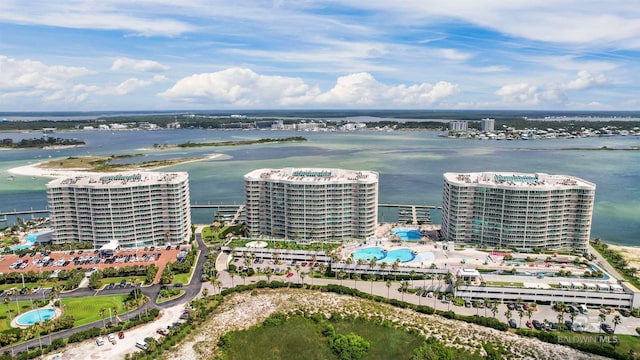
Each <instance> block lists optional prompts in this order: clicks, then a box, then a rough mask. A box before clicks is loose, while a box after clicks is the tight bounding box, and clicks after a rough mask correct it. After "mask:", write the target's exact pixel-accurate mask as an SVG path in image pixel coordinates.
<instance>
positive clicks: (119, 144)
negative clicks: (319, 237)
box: [0, 129, 640, 245]
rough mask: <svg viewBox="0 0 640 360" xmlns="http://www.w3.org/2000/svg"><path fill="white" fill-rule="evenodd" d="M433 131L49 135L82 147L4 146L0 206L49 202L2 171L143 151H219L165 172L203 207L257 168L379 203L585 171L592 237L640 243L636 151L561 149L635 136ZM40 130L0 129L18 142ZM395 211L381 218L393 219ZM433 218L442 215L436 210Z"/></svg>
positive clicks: (197, 216)
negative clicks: (458, 184) (360, 180)
mask: <svg viewBox="0 0 640 360" xmlns="http://www.w3.org/2000/svg"><path fill="white" fill-rule="evenodd" d="M438 135H439V133H437V132H427V131H397V132H377V131H360V132H347V133H342V132H286V131H258V130H251V131H242V130H237V131H236V130H225V131H219V130H186V129H182V130H162V131H113V132H112V131H97V130H96V131H70V132H59V133H56V134H55V136H58V137H64V138H78V139H81V140H84V141H85V142H86V143H87V145H86V146H85V147H81V148H75V149H60V150H41V149H32V150H26V149H25V150H8V151H1V150H0V210H3V211H7V210H13V209H19V210H21V209H29V208H34V209H40V208H45V207H46V203H47V201H46V186H45V185H46V183H47V181H48V179H45V178H32V177H26V176H16V177H15V179H14V180H9V175H10V174H9V173H8V172H7V170H8V169H10V168H13V167H16V166H22V165H27V164H29V163H36V162H39V161H45V160H51V159H57V158H65V157H68V156H81V155H118V154H144V155H145V156H143V157H141V158H135V159H127V160H126V161H148V160H157V159H171V158H186V157H200V156H206V155H211V154H217V153H219V154H223V156H221V157H219V158H217V159H213V160H204V161H199V162H193V163H187V164H182V165H177V166H173V167H170V168H165V169H164V170H167V171H187V172H189V179H190V189H191V200H192V203H199V204H207V203H211V204H233V203H236V204H240V203H242V202H243V201H244V198H243V175H244V174H245V173H247V172H249V171H251V170H254V169H257V168H263V167H274V168H279V167H288V166H293V167H299V166H306V167H337V168H347V169H360V170H374V171H378V172H379V173H380V195H379V196H380V202H381V203H401V204H428V205H438V206H439V205H441V203H442V174H443V173H444V172H450V171H451V172H472V171H503V172H545V173H550V174H567V175H573V176H578V177H581V178H583V179H585V180H587V181H591V182H593V183H595V184H596V186H597V189H596V203H595V211H594V219H593V227H592V237H600V238H601V239H603V240H605V241H608V242H611V243H618V244H625V245H640V219H639V218H640V151H604V150H598V151H594V150H563V149H568V148H574V149H575V148H600V147H602V146H607V147H609V148H631V147H638V146H640V138H638V137H622V136H619V137H602V138H584V139H554V140H529V141H481V140H456V139H449V138H443V137H439V136H438ZM34 136H40V134H37V133H0V138H7V137H11V138H13V139H14V140H19V139H22V138H32V137H34ZM288 136H304V137H306V138H307V139H308V141H306V142H302V143H270V144H259V145H248V146H235V147H234V146H229V147H206V148H190V149H170V150H163V151H159V150H143V149H142V148H144V147H151V146H153V145H154V144H177V143H183V142H187V141H191V142H205V141H206V142H212V141H227V140H249V139H261V138H284V137H288ZM192 215H193V221H194V222H195V223H205V222H209V221H211V219H212V217H213V210H195V211H194V212H193V214H192ZM390 218H392V216H391V215H385V220H390ZM433 219H434V222H439V216H438V214H434V216H433Z"/></svg>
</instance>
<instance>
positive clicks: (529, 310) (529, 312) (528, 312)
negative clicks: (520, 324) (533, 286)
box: [527, 308, 533, 321]
mask: <svg viewBox="0 0 640 360" xmlns="http://www.w3.org/2000/svg"><path fill="white" fill-rule="evenodd" d="M532 316H533V310H532V309H531V308H528V309H527V317H528V318H529V321H531V317H532Z"/></svg>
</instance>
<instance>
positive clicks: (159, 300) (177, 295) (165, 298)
mask: <svg viewBox="0 0 640 360" xmlns="http://www.w3.org/2000/svg"><path fill="white" fill-rule="evenodd" d="M184 293H185V291H184V290H180V291H178V293H177V294H176V295H173V296H170V297H160V296H158V300H157V301H156V302H157V303H158V304H160V303H163V302H165V301H169V300H173V299H175V298H179V297H180V296H182V295H184Z"/></svg>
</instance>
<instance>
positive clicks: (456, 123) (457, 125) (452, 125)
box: [447, 120, 469, 131]
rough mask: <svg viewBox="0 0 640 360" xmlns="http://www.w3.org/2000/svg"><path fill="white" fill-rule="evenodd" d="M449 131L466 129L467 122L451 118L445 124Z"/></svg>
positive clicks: (467, 127) (467, 126)
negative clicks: (451, 119)
mask: <svg viewBox="0 0 640 360" xmlns="http://www.w3.org/2000/svg"><path fill="white" fill-rule="evenodd" d="M447 126H448V127H449V130H451V131H467V130H468V129H469V122H468V121H466V120H453V121H449V123H448V124H447Z"/></svg>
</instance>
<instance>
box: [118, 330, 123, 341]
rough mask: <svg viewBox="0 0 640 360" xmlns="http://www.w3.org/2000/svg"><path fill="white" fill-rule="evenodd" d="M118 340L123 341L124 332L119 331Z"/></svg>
mask: <svg viewBox="0 0 640 360" xmlns="http://www.w3.org/2000/svg"><path fill="white" fill-rule="evenodd" d="M118 339H124V331H122V330H120V332H119V333H118Z"/></svg>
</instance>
